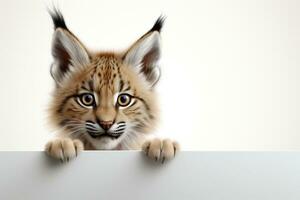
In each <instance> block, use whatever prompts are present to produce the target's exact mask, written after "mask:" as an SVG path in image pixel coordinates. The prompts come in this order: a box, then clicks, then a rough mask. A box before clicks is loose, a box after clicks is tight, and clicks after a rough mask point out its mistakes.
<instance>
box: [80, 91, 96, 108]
mask: <svg viewBox="0 0 300 200" xmlns="http://www.w3.org/2000/svg"><path fill="white" fill-rule="evenodd" d="M79 101H80V103H81V104H83V105H84V106H93V105H94V104H95V98H94V95H92V94H90V93H84V94H81V95H80V96H79Z"/></svg>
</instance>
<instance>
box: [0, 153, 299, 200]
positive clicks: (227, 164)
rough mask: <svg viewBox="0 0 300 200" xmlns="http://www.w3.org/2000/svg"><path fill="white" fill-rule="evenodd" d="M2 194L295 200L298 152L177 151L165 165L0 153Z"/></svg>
mask: <svg viewBox="0 0 300 200" xmlns="http://www.w3.org/2000/svg"><path fill="white" fill-rule="evenodd" d="M0 190H1V191H0V199H1V200H18V199H20V200H27V199H28V200H41V199H43V200H50V199H55V200H60V199H61V200H69V199H71V200H85V199H86V200H96V199H97V200H101V199H103V200H110V199H116V200H134V199H141V200H148V199H149V200H154V199H163V200H186V199H191V200H193V199H195V200H269V199H271V200H299V199H300V152H180V153H179V154H178V156H177V158H176V159H175V160H173V161H171V162H168V163H166V164H164V165H162V164H159V163H154V162H152V161H149V160H148V159H146V158H145V157H144V155H143V154H142V153H141V152H136V151H130V152H118V151H115V152H84V153H82V154H81V155H80V156H79V157H78V158H77V159H76V160H73V161H71V162H69V163H64V164H62V163H60V162H55V161H54V160H52V159H49V158H48V157H47V156H45V154H44V153H43V152H0Z"/></svg>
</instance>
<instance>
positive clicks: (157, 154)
mask: <svg viewBox="0 0 300 200" xmlns="http://www.w3.org/2000/svg"><path fill="white" fill-rule="evenodd" d="M142 149H143V151H144V152H145V153H146V155H147V156H148V157H149V158H150V159H153V160H155V161H160V162H162V163H164V162H165V160H170V159H172V158H174V157H175V155H176V152H178V151H179V144H178V143H177V142H174V141H171V140H170V139H165V140H161V139H153V140H149V141H146V142H145V143H144V144H143V146H142Z"/></svg>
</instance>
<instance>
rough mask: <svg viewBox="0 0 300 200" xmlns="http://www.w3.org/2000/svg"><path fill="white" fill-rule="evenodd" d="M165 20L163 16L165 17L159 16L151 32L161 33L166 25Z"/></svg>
mask: <svg viewBox="0 0 300 200" xmlns="http://www.w3.org/2000/svg"><path fill="white" fill-rule="evenodd" d="M165 19H166V17H165V16H163V15H161V16H159V18H158V19H157V20H156V22H155V24H154V26H153V27H152V28H151V29H150V31H149V32H152V31H158V32H160V31H161V29H162V27H163V25H164V22H165Z"/></svg>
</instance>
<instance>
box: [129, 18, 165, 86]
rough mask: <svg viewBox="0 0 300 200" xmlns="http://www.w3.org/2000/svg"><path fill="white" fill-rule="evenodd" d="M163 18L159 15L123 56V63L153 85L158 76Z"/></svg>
mask: <svg viewBox="0 0 300 200" xmlns="http://www.w3.org/2000/svg"><path fill="white" fill-rule="evenodd" d="M163 22H164V18H162V17H160V18H158V20H157V21H156V23H155V24H154V26H153V27H152V29H151V30H150V31H148V32H147V33H146V34H145V35H143V36H142V37H141V38H140V39H139V40H138V41H136V42H135V43H134V44H133V45H132V46H131V47H130V48H129V50H128V51H127V52H126V53H125V55H124V57H123V61H124V63H126V64H128V65H130V66H132V67H134V68H135V69H136V70H137V71H138V72H139V73H142V74H143V75H144V76H145V78H146V80H147V81H148V82H149V84H150V85H151V87H153V86H154V85H155V84H156V83H157V82H158V80H159V78H160V68H159V67H158V61H159V58H160V30H161V28H162V25H163Z"/></svg>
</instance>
